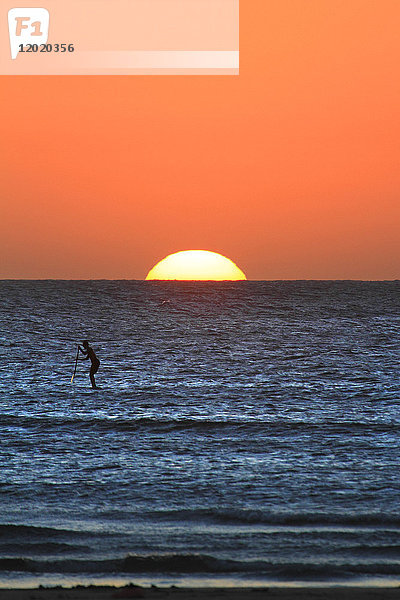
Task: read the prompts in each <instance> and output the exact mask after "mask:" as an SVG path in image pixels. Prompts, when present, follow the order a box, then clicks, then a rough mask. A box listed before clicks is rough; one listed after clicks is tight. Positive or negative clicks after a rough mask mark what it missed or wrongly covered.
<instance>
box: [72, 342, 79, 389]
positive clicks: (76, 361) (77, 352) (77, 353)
mask: <svg viewBox="0 0 400 600" xmlns="http://www.w3.org/2000/svg"><path fill="white" fill-rule="evenodd" d="M78 356H79V346H78V350H77V351H76V360H75V369H74V374H73V375H72V377H71V383H72V382H73V381H74V377H75V373H76V367H77V365H78Z"/></svg>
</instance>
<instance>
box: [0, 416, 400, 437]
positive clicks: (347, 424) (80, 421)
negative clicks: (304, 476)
mask: <svg viewBox="0 0 400 600" xmlns="http://www.w3.org/2000/svg"><path fill="white" fill-rule="evenodd" d="M1 426H6V427H24V428H26V429H34V430H39V431H46V432H47V431H49V430H52V429H55V430H57V431H59V430H60V429H61V428H66V429H71V428H73V429H74V430H76V429H78V428H79V429H89V430H95V431H96V430H97V431H126V432H129V431H137V430H141V429H145V430H150V431H154V432H158V431H163V432H166V431H174V430H175V431H178V430H205V431H212V430H216V431H221V430H228V429H239V430H241V431H242V432H243V431H247V430H249V431H252V432H255V431H262V432H265V433H270V434H278V433H279V434H281V433H282V434H290V433H291V432H293V433H296V432H300V433H302V432H306V433H312V432H321V431H323V432H324V433H325V434H341V433H343V434H344V433H350V434H356V433H366V432H373V433H375V434H376V433H377V434H380V433H381V434H386V433H398V432H399V431H400V423H399V422H390V423H382V422H376V421H369V422H368V421H345V420H343V421H339V420H330V419H325V420H321V421H318V422H313V421H305V420H294V419H288V420H284V419H278V420H269V419H257V418H253V419H245V418H243V419H242V418H234V419H232V418H231V419H218V418H215V419H207V418H197V419H193V418H177V419H174V418H153V417H132V418H129V419H124V418H99V417H76V416H75V417H67V416H65V417H64V416H46V417H42V416H41V417H38V416H36V415H35V416H29V417H28V416H25V415H10V414H8V415H7V414H3V415H2V416H1V419H0V427H1Z"/></svg>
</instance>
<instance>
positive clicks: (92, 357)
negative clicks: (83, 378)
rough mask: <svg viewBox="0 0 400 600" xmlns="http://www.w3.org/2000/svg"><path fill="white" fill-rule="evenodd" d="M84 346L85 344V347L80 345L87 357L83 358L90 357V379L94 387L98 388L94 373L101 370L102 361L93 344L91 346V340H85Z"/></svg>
mask: <svg viewBox="0 0 400 600" xmlns="http://www.w3.org/2000/svg"><path fill="white" fill-rule="evenodd" d="M82 346H83V348H81V347H80V346H78V348H79V350H80V351H81V352H82V354H84V355H85V358H82V359H81V360H88V359H89V358H90V360H91V362H92V366H91V367H90V373H89V374H90V381H91V383H92V388H93V389H96V388H97V385H96V382H95V380H94V374H95V373H97V371H98V370H99V366H100V361H99V359H98V358H97V356H96V355H95V353H94V350H93V348H92V347H91V346H89V342H88V341H87V340H84V341H83V342H82Z"/></svg>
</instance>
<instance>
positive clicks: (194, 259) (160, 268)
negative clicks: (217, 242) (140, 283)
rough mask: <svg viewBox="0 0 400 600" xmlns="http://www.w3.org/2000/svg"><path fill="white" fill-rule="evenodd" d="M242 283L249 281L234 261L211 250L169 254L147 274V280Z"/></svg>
mask: <svg viewBox="0 0 400 600" xmlns="http://www.w3.org/2000/svg"><path fill="white" fill-rule="evenodd" d="M154 279H158V280H160V279H161V280H167V279H170V280H171V279H173V280H175V281H177V280H178V281H242V280H244V279H247V277H246V275H245V274H244V273H243V271H242V270H241V269H239V267H237V266H236V265H235V263H234V262H233V261H231V260H230V259H229V258H226V256H222V254H218V253H217V252H210V251H209V250H184V251H182V252H175V253H174V254H169V255H168V256H167V257H166V258H163V259H162V260H160V262H158V263H157V264H156V265H155V266H154V267H153V268H152V269H151V271H149V273H148V274H147V277H146V280H154Z"/></svg>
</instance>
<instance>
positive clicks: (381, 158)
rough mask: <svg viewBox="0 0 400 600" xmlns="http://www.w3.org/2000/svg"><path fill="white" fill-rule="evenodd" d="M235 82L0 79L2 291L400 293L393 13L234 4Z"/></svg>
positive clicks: (349, 4)
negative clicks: (194, 277) (208, 276)
mask: <svg viewBox="0 0 400 600" xmlns="http://www.w3.org/2000/svg"><path fill="white" fill-rule="evenodd" d="M240 27H241V33H240V44H241V46H240V61H241V65H240V67H241V74H240V76H239V77H218V76H210V77H204V76H191V77H185V76H183V77H179V76H177V77H169V76H159V77H154V76H153V77H151V76H147V77H139V76H125V77H113V76H110V77H107V76H103V77H65V76H64V77H2V78H0V86H1V94H0V103H1V104H0V106H1V115H2V116H1V122H0V127H1V129H0V165H1V166H0V169H1V173H0V175H1V177H0V194H1V195H0V198H1V200H0V201H1V219H0V277H2V278H66V279H75V278H78V279H92V278H107V279H108V278H109V279H120V278H128V279H141V278H144V277H145V276H146V273H147V271H148V270H149V269H150V268H151V267H152V266H153V265H154V264H155V263H156V262H157V261H158V260H160V259H161V258H162V257H164V256H166V255H167V254H169V253H171V252H176V251H179V250H186V249H207V250H212V251H215V252H221V253H222V254H224V255H226V256H228V257H229V258H231V259H232V260H234V261H235V262H237V264H238V265H239V267H240V268H242V269H243V270H244V271H245V273H246V275H247V276H248V278H250V279H395V278H400V2H399V1H398V0H241V20H240Z"/></svg>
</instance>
